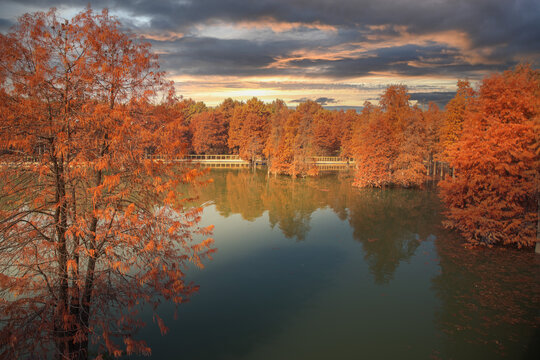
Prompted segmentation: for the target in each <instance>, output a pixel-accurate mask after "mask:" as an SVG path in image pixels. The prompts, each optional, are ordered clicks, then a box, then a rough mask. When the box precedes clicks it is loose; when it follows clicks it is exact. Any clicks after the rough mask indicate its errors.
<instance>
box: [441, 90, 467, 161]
mask: <svg viewBox="0 0 540 360" xmlns="http://www.w3.org/2000/svg"><path fill="white" fill-rule="evenodd" d="M475 95H476V93H475V91H474V90H473V89H472V88H471V84H470V83H469V82H468V81H466V80H458V82H457V92H456V95H455V96H454V98H453V99H452V100H450V101H449V102H448V104H447V105H446V112H445V116H444V119H443V122H442V126H441V127H440V135H439V136H440V142H441V147H442V150H443V151H442V153H441V155H442V156H441V159H442V160H443V161H446V160H447V157H448V156H447V155H448V154H447V153H446V149H449V148H450V147H451V146H452V144H454V143H455V142H457V141H458V140H459V138H460V137H461V132H462V130H463V122H464V120H465V114H466V112H467V111H468V110H471V107H472V106H474V99H475Z"/></svg>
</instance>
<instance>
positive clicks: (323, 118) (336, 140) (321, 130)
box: [313, 109, 343, 155]
mask: <svg viewBox="0 0 540 360" xmlns="http://www.w3.org/2000/svg"><path fill="white" fill-rule="evenodd" d="M339 114H340V113H338V112H337V111H329V110H326V109H321V110H319V111H317V112H316V113H315V115H314V117H313V146H314V150H313V151H314V153H315V154H316V155H337V153H338V152H339V148H340V137H341V136H342V135H343V134H342V133H340V130H341V129H340V126H339V125H338V121H339V120H340V118H339Z"/></svg>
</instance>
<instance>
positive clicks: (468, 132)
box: [440, 65, 540, 247]
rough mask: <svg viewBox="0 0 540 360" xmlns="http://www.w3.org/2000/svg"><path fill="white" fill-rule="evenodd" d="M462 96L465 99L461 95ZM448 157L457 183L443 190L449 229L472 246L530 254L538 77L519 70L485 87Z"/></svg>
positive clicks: (539, 130) (539, 127)
mask: <svg viewBox="0 0 540 360" xmlns="http://www.w3.org/2000/svg"><path fill="white" fill-rule="evenodd" d="M456 96H459V95H456ZM476 101H477V107H476V108H474V109H473V110H471V111H467V112H466V113H465V118H464V123H463V131H462V135H461V137H460V138H459V140H458V141H457V142H456V143H455V144H454V145H453V146H451V147H450V148H449V149H448V157H449V161H450V164H451V166H453V167H455V178H448V179H447V180H446V181H443V182H442V183H441V184H440V185H441V197H442V199H443V201H444V203H445V204H446V206H447V207H448V212H447V216H448V221H447V222H446V225H447V226H448V227H451V228H455V229H458V230H459V231H461V233H462V234H463V235H464V236H465V237H466V238H467V240H468V241H470V243H471V244H475V245H476V244H480V245H487V246H491V245H494V244H500V245H512V246H517V247H524V246H525V247H528V246H532V245H533V244H534V242H535V241H536V236H537V223H538V203H539V188H538V184H539V180H538V179H540V177H539V170H540V162H539V145H540V142H539V140H538V139H539V134H540V117H539V116H540V74H539V72H538V70H533V69H531V67H530V66H523V65H522V66H518V67H517V68H516V69H515V70H514V71H506V72H504V73H502V74H495V75H492V76H491V77H488V78H486V79H484V81H483V83H482V85H481V87H480V93H479V96H478V98H477V99H476Z"/></svg>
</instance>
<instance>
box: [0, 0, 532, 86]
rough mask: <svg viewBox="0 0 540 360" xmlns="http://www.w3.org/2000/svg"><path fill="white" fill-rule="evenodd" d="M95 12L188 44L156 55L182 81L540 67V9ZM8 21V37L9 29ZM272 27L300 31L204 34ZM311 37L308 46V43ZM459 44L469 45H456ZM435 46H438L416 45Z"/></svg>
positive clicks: (198, 2) (339, 2)
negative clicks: (246, 25)
mask: <svg viewBox="0 0 540 360" xmlns="http://www.w3.org/2000/svg"><path fill="white" fill-rule="evenodd" d="M17 3H18V4H19V6H30V7H31V8H36V7H41V8H47V7H49V6H56V7H58V8H60V9H66V8H69V7H79V8H83V7H85V6H86V5H87V3H88V0H80V1H77V0H74V1H65V0H64V1H63V0H57V1H54V0H51V1H38V0H33V1H32V0H19V1H18V2H17ZM7 4H9V3H8V2H4V3H3V4H2V5H0V9H2V7H4V6H6V7H7ZM11 4H14V3H11ZM91 5H92V7H93V8H95V9H99V8H101V7H104V6H107V7H109V8H110V9H111V10H112V11H113V12H114V13H116V14H118V16H120V17H121V20H122V21H124V22H125V23H126V24H127V25H129V26H130V27H134V28H136V29H135V31H137V32H139V33H151V34H160V33H165V32H175V33H182V34H183V35H185V38H184V39H182V40H183V41H176V42H172V43H171V42H162V41H154V47H155V48H156V49H157V50H159V51H162V50H166V51H167V54H165V55H163V56H162V59H163V66H164V68H165V69H166V70H169V71H172V72H174V73H177V74H180V73H183V74H192V75H238V76H242V75H246V76H248V75H249V76H260V75H288V74H295V75H300V76H307V77H313V76H319V77H320V76H327V77H334V78H349V77H357V76H363V75H369V74H372V73H374V72H378V73H393V74H399V75H403V76H421V75H442V76H455V77H458V76H468V75H471V76H474V74H476V72H478V71H480V72H486V71H490V70H500V69H504V68H508V67H510V66H512V65H514V64H516V63H517V62H518V61H520V60H523V59H524V60H528V61H531V62H533V64H538V61H539V58H540V50H539V49H540V26H538V24H539V23H540V1H538V0H515V1H509V0H474V1H471V0H441V1H429V2H427V1H420V0H403V1H395V0H311V1H305V0H257V1H245V0H185V1H182V0H181V1H162V0H148V1H143V0H141V1H135V2H132V1H127V0H116V1H91ZM4 20H5V21H4V22H0V29H3V28H4V27H5V26H7V25H8V24H7V22H9V21H10V20H9V19H8V20H6V19H4ZM6 21H7V22H6ZM268 21H273V22H276V23H278V25H277V26H278V27H279V24H286V23H295V24H297V25H295V26H294V27H293V29H289V30H287V31H286V32H287V34H288V35H291V34H292V35H294V36H293V39H290V38H289V39H285V40H283V39H284V38H283V37H282V36H281V35H282V34H274V35H275V36H274V37H272V36H270V37H259V38H256V37H255V36H253V37H251V38H250V37H249V36H248V37H246V38H242V39H227V40H223V39H212V38H211V37H209V35H204V36H201V35H198V34H197V31H196V29H197V28H200V27H204V26H208V25H210V24H217V23H229V24H231V23H232V24H238V23H241V22H251V23H260V24H262V23H264V22H268ZM298 23H300V25H298ZM302 23H303V24H305V26H304V27H303V26H302V25H301V24H302ZM313 24H315V25H317V24H318V25H321V26H332V27H334V28H335V29H336V31H335V32H334V33H332V32H330V33H328V34H327V35H328V36H327V37H323V38H310V36H311V35H310V34H311V32H312V31H313V29H311V28H310V27H309V26H312V25H313ZM276 31H277V32H278V33H279V31H280V30H276ZM303 32H304V33H306V38H305V39H301V36H300V35H301V34H303ZM458 36H460V37H461V42H459V41H457V40H456V39H457V37H458ZM430 37H432V38H433V40H432V41H431V42H430V41H428V42H426V41H424V42H423V43H421V44H419V43H418V42H416V43H415V41H417V39H420V38H423V39H426V38H427V39H429V38H430ZM276 39H282V40H283V41H277V40H276ZM392 39H393V40H395V41H394V44H390V45H388V47H384V48H379V49H372V50H370V51H369V52H368V53H367V54H366V55H369V56H353V55H351V56H343V57H338V58H335V59H328V58H324V57H319V58H318V57H316V56H315V57H306V58H304V59H298V60H292V61H290V62H289V63H288V65H289V66H283V67H272V66H271V64H272V63H273V62H274V61H275V60H277V59H282V58H287V57H290V56H292V55H293V54H294V51H295V50H297V49H303V50H306V51H309V50H318V51H319V52H321V51H324V49H325V48H331V47H333V46H339V45H343V46H345V47H346V46H347V44H350V43H351V42H354V41H363V42H365V43H372V44H377V43H379V42H380V41H388V40H392ZM351 46H353V45H351ZM487 64H489V65H487Z"/></svg>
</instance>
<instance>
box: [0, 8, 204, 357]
mask: <svg viewBox="0 0 540 360" xmlns="http://www.w3.org/2000/svg"><path fill="white" fill-rule="evenodd" d="M0 65H1V66H0V69H1V70H0V74H1V75H0V76H1V78H0V80H1V85H0V96H1V99H0V107H1V109H0V114H1V115H0V116H1V123H0V142H1V144H0V147H2V148H4V149H7V150H5V151H3V152H2V154H1V155H0V179H1V180H0V253H1V255H0V292H1V296H0V323H1V324H0V339H1V341H0V357H1V358H13V359H15V358H26V357H29V358H38V357H39V358H41V357H47V356H51V355H54V356H55V357H58V358H62V359H86V358H88V356H89V354H88V351H89V344H90V342H91V343H92V344H93V345H92V348H93V349H96V351H98V352H99V354H112V355H114V356H119V355H121V354H126V353H127V354H131V353H149V352H150V349H149V348H148V347H147V346H146V344H145V343H144V341H142V340H136V339H135V338H134V337H133V336H132V335H133V333H134V330H135V329H136V328H138V327H140V326H142V324H141V323H140V322H139V321H138V320H137V318H136V314H137V309H138V308H139V305H138V304H139V303H140V302H141V301H143V302H144V301H146V302H148V303H151V304H152V305H153V308H154V311H155V309H156V307H157V305H158V304H159V302H160V301H162V300H163V299H169V300H172V301H174V302H175V303H176V304H179V303H181V302H184V301H186V300H187V299H188V298H189V295H190V294H191V293H192V292H193V291H195V290H196V286H194V285H192V284H189V283H186V282H185V279H184V268H185V267H186V266H187V265H188V263H189V262H190V261H193V262H194V263H195V264H196V265H198V266H202V263H201V259H202V258H203V257H204V256H205V255H208V254H209V253H210V252H211V251H212V250H211V249H210V244H211V242H212V240H211V239H206V240H195V239H193V234H194V233H195V232H199V233H202V234H203V235H201V236H202V238H201V239H203V238H205V237H206V236H205V234H207V233H208V232H209V229H201V228H198V227H197V222H198V219H199V216H200V209H188V208H185V207H184V205H183V204H184V200H183V199H181V198H180V197H178V193H177V192H176V191H174V189H175V187H176V186H177V185H178V183H180V182H183V183H193V182H195V181H196V180H195V179H196V176H197V175H198V173H197V171H194V170H189V169H183V168H178V167H176V168H173V167H171V165H168V164H167V163H163V162H155V161H152V160H149V159H145V156H144V153H145V151H146V150H147V149H148V148H150V147H152V148H153V149H155V151H156V152H158V153H159V154H161V155H163V156H165V157H167V156H170V157H174V156H177V155H178V154H180V153H181V152H182V150H183V149H184V145H183V144H182V141H181V140H180V139H181V136H180V135H181V130H182V129H180V128H179V127H178V126H176V124H174V121H172V120H171V119H169V120H166V121H163V120H160V119H161V117H157V116H153V115H155V108H154V107H153V105H151V102H150V101H151V99H153V98H155V96H156V95H157V94H158V93H163V94H167V92H168V90H169V89H170V84H168V83H166V82H164V81H163V74H162V73H161V72H160V71H159V69H158V63H157V57H156V56H155V55H154V54H152V53H151V52H150V48H149V45H148V44H145V43H140V42H138V41H137V40H136V39H135V38H134V37H133V36H132V35H128V34H125V33H123V32H121V31H120V24H119V23H118V21H117V20H115V19H114V18H112V17H110V16H109V15H108V13H107V11H103V12H102V13H99V14H95V13H93V12H92V10H90V9H87V10H85V11H83V12H81V13H79V14H78V15H76V16H75V17H74V18H73V19H72V20H69V21H68V20H65V21H64V20H61V19H59V18H58V17H57V14H56V12H55V11H54V10H51V11H49V12H47V13H35V14H32V15H30V14H27V15H24V16H23V17H22V18H20V20H19V23H18V25H17V26H16V27H15V28H14V29H13V31H12V32H11V33H9V34H8V35H5V36H4V35H0ZM155 319H156V321H157V322H158V325H159V327H160V328H161V330H162V332H164V331H165V330H166V328H165V326H164V325H163V322H162V321H161V319H160V318H159V317H158V316H157V314H155ZM99 357H101V355H99Z"/></svg>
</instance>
